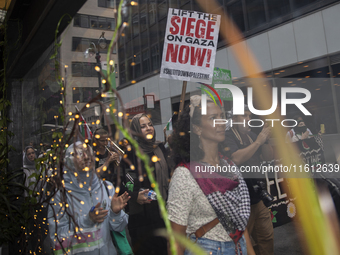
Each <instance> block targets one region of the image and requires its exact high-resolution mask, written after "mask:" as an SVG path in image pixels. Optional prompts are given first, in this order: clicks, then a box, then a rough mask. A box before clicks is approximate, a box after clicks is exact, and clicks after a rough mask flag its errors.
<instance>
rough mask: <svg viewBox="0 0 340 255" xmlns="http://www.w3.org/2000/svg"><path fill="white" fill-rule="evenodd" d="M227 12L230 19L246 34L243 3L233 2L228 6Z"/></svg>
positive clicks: (239, 0) (239, 1)
mask: <svg viewBox="0 0 340 255" xmlns="http://www.w3.org/2000/svg"><path fill="white" fill-rule="evenodd" d="M227 11H228V14H229V17H230V18H231V19H232V20H233V21H234V23H235V24H236V25H237V26H238V28H239V29H240V30H241V31H242V32H244V31H245V23H244V12H243V5H242V1H241V0H238V1H236V2H233V3H232V4H230V5H227Z"/></svg>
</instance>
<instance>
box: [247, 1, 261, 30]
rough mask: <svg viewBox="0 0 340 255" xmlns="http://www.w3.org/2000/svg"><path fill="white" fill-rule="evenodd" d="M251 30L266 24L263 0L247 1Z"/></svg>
mask: <svg viewBox="0 0 340 255" xmlns="http://www.w3.org/2000/svg"><path fill="white" fill-rule="evenodd" d="M246 7H247V14H248V23H249V29H253V28H256V27H258V26H260V25H262V24H264V23H266V14H265V11H264V2H263V0H246Z"/></svg>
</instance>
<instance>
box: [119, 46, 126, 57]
mask: <svg viewBox="0 0 340 255" xmlns="http://www.w3.org/2000/svg"><path fill="white" fill-rule="evenodd" d="M118 52H119V53H118V54H119V59H125V47H123V46H122V47H119V48H118Z"/></svg>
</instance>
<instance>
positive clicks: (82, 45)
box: [77, 38, 90, 52]
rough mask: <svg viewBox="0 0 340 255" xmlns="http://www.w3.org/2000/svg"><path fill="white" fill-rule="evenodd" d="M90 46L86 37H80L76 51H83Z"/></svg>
mask: <svg viewBox="0 0 340 255" xmlns="http://www.w3.org/2000/svg"><path fill="white" fill-rule="evenodd" d="M89 47H90V40H89V39H87V38H81V42H80V47H78V48H77V51H80V52H84V51H86V50H87V49H88V48H89Z"/></svg>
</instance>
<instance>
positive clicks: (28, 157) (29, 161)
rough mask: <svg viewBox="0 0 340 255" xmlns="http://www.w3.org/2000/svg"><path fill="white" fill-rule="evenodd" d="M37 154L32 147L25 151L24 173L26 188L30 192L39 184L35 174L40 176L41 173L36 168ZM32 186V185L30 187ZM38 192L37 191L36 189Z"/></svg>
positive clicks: (26, 194)
mask: <svg viewBox="0 0 340 255" xmlns="http://www.w3.org/2000/svg"><path fill="white" fill-rule="evenodd" d="M35 159H36V152H35V150H34V148H33V147H32V146H27V147H26V148H25V150H24V160H23V171H24V174H25V186H26V187H28V188H29V189H30V190H33V189H34V187H35V184H36V183H37V178H36V176H32V175H33V174H39V171H38V170H37V169H36V167H35V161H34V160H35ZM30 184H31V185H30ZM35 190H37V189H35ZM27 196H28V192H27V191H25V197H27Z"/></svg>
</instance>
